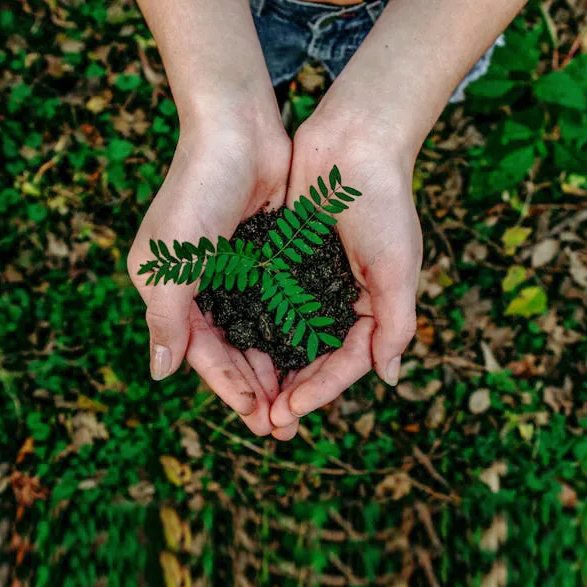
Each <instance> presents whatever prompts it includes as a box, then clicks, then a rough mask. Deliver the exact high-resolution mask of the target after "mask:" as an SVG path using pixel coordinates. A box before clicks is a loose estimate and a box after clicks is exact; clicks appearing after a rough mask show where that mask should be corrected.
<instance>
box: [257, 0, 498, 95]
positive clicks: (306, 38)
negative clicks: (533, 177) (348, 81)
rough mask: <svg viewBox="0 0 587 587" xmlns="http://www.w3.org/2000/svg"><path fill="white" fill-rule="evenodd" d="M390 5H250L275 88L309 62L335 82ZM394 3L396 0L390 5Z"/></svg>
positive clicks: (289, 1)
mask: <svg viewBox="0 0 587 587" xmlns="http://www.w3.org/2000/svg"><path fill="white" fill-rule="evenodd" d="M388 1H389V0H367V1H366V2H363V3H361V4H355V5H351V6H337V5H333V4H322V3H315V2H304V1H303V0H251V10H252V13H253V19H254V21H255V26H256V27H257V33H258V35H259V40H260V41H261V47H262V48H263V54H264V55H265V61H266V63H267V68H268V69H269V73H270V75H271V81H272V82H273V85H274V86H277V85H279V84H281V83H282V82H285V81H288V80H291V79H293V78H294V77H295V75H296V74H297V72H298V71H299V70H300V69H301V68H302V66H303V65H304V63H305V62H306V61H314V62H320V63H321V64H322V65H324V68H325V69H326V71H327V73H328V75H329V76H330V78H331V79H334V78H335V77H336V76H338V74H339V73H340V72H341V71H342V70H343V68H344V66H345V65H346V64H347V62H348V61H349V59H350V58H351V57H352V56H353V53H354V52H355V51H356V50H357V49H358V48H359V46H360V44H361V43H362V42H363V39H364V38H365V37H366V36H367V34H368V33H369V31H370V30H371V27H372V26H373V24H374V23H375V21H376V20H377V19H378V18H379V16H380V15H381V13H382V12H383V10H384V9H385V6H386V5H387V2H388ZM392 1H393V0H392ZM501 44H503V39H502V38H501V37H500V38H499V39H498V40H497V41H496V43H495V44H494V45H493V46H492V47H491V48H490V49H489V50H488V51H487V53H485V55H483V57H481V59H480V60H479V61H478V62H477V64H476V65H475V66H474V67H473V68H472V69H471V71H470V72H469V73H468V74H467V75H466V76H465V78H464V79H463V81H462V82H461V83H460V84H459V86H458V87H457V89H456V90H455V92H454V94H453V96H452V97H451V99H450V102H460V101H462V100H463V99H464V92H463V90H464V88H465V87H466V86H467V85H468V84H469V83H471V82H472V81H473V80H475V79H477V78H479V77H481V76H482V75H483V74H485V72H486V71H487V69H488V68H489V64H490V62H491V55H492V53H493V50H494V48H495V46H496V45H501Z"/></svg>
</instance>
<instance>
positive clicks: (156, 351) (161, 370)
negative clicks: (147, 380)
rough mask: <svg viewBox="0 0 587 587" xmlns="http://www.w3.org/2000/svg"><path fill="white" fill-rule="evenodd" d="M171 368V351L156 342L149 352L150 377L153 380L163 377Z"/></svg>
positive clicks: (159, 379)
mask: <svg viewBox="0 0 587 587" xmlns="http://www.w3.org/2000/svg"><path fill="white" fill-rule="evenodd" d="M169 369H171V352H170V351H169V349H168V348H167V347H166V346H162V345H160V344H156V345H155V346H154V347H153V351H152V353H151V377H152V378H153V379H154V380H155V381H161V379H165V377H167V375H168V374H169Z"/></svg>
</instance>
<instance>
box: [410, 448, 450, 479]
mask: <svg viewBox="0 0 587 587" xmlns="http://www.w3.org/2000/svg"><path fill="white" fill-rule="evenodd" d="M413 452H414V458H415V459H416V460H417V461H418V462H419V463H420V464H421V465H422V466H423V467H424V468H425V469H426V470H427V471H428V472H429V473H430V475H431V476H432V477H433V478H434V479H436V481H438V482H439V483H441V484H442V485H444V486H445V487H446V488H448V489H451V487H450V485H449V483H448V481H447V480H446V479H445V478H444V477H443V476H442V475H441V474H440V473H438V471H436V469H435V468H434V465H433V464H432V461H431V460H430V457H428V456H427V455H426V454H424V453H423V452H422V451H421V450H420V449H419V448H418V447H417V446H414V451H413Z"/></svg>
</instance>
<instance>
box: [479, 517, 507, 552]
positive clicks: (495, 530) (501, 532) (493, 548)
mask: <svg viewBox="0 0 587 587" xmlns="http://www.w3.org/2000/svg"><path fill="white" fill-rule="evenodd" d="M507 538H508V522H507V520H506V519H505V517H504V516H501V515H498V516H495V518H493V522H492V523H491V526H489V528H487V530H485V532H483V536H481V541H480V543H479V546H480V547H481V549H482V550H485V551H487V552H497V551H498V550H499V547H500V546H501V545H502V544H505V542H506V540H507Z"/></svg>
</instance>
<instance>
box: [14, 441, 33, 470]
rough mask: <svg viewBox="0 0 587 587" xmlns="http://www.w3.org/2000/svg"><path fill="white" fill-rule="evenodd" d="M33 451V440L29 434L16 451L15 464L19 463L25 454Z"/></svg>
mask: <svg viewBox="0 0 587 587" xmlns="http://www.w3.org/2000/svg"><path fill="white" fill-rule="evenodd" d="M34 452H35V441H34V440H33V438H32V437H31V436H29V437H28V438H27V439H26V440H25V441H24V443H23V445H22V446H21V447H20V450H19V451H18V456H17V457H16V464H17V465H20V463H22V461H24V459H25V457H26V456H27V455H31V454H33V453H34Z"/></svg>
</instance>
